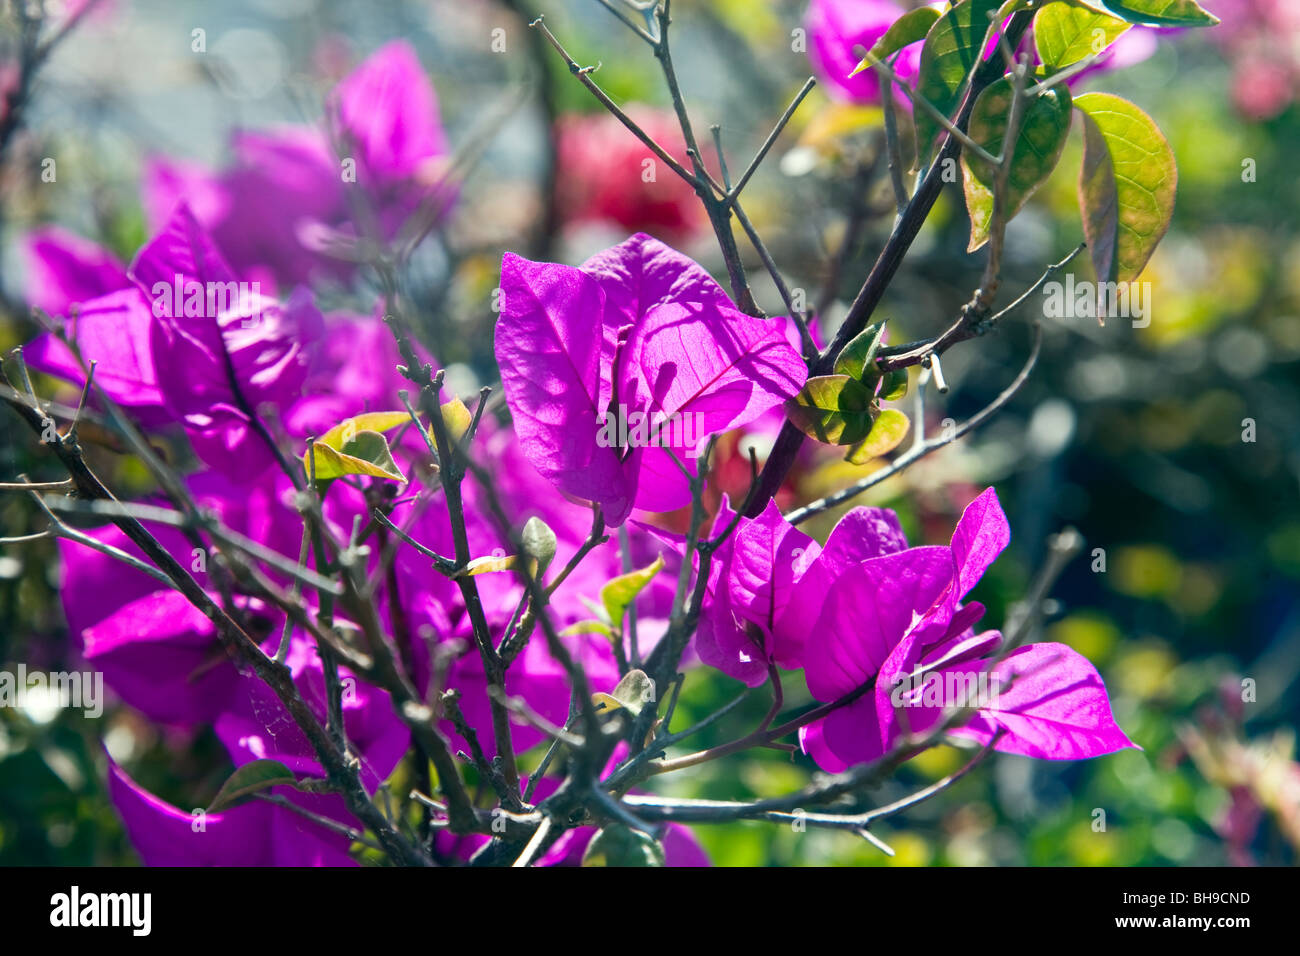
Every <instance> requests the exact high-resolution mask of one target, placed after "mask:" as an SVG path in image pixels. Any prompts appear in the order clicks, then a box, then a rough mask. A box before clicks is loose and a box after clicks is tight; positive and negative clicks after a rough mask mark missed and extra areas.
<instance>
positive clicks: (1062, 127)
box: [961, 76, 1070, 252]
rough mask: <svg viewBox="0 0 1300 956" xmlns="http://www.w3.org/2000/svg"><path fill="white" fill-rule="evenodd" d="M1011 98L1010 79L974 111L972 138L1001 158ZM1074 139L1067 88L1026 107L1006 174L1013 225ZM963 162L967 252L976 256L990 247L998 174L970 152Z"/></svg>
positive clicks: (989, 91) (984, 97)
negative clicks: (1013, 218) (994, 194)
mask: <svg viewBox="0 0 1300 956" xmlns="http://www.w3.org/2000/svg"><path fill="white" fill-rule="evenodd" d="M1012 93H1013V87H1012V85H1011V80H1010V79H1009V78H1007V77H1005V76H1004V77H1003V78H1002V79H1000V80H998V81H997V82H995V83H991V84H990V85H989V86H988V88H987V89H985V90H984V92H982V93H981V94H980V95H979V99H977V100H976V101H975V106H974V108H973V109H972V110H971V117H970V125H969V127H968V129H967V133H968V134H969V136H970V138H971V139H973V140H975V142H977V143H979V145H980V146H982V147H983V148H984V149H985V150H986V151H987V152H989V153H991V154H992V155H994V156H998V155H1001V153H1002V140H1003V138H1004V137H1005V136H1006V133H1007V119H1008V113H1009V112H1010V109H1011V97H1012ZM1069 135H1070V91H1069V90H1068V89H1066V87H1065V85H1064V84H1061V85H1060V86H1054V87H1052V88H1051V89H1049V90H1044V91H1043V92H1042V93H1039V94H1038V95H1037V96H1035V97H1034V98H1033V99H1032V100H1030V101H1029V102H1028V103H1027V104H1025V106H1024V113H1023V115H1022V117H1021V120H1020V131H1019V134H1018V135H1017V136H1016V145H1015V150H1014V152H1013V153H1012V156H1011V169H1010V170H1009V171H1008V174H1007V197H1006V198H1007V212H1006V219H1007V221H1008V222H1010V221H1011V219H1012V217H1014V216H1015V215H1016V213H1018V212H1020V210H1021V209H1023V208H1024V205H1025V203H1026V202H1028V201H1029V197H1030V196H1032V195H1033V194H1034V191H1035V190H1037V189H1038V187H1039V186H1041V185H1042V184H1043V183H1044V182H1046V181H1047V177H1049V176H1050V175H1051V174H1052V170H1053V169H1055V168H1056V164H1057V162H1058V161H1059V160H1060V158H1061V151H1062V150H1064V149H1065V141H1066V139H1067V138H1068V137H1069ZM961 162H962V189H963V191H964V192H965V194H966V211H967V212H968V213H969V214H970V244H969V245H968V246H967V247H966V251H967V252H974V251H975V250H976V249H978V248H979V247H980V246H982V245H984V243H986V242H988V238H989V231H990V230H991V229H992V225H993V190H994V188H995V183H996V181H997V171H996V170H995V169H994V168H993V167H992V166H990V165H989V164H988V163H986V162H985V161H984V160H982V159H980V158H979V157H978V156H976V155H974V154H973V153H968V152H967V151H966V150H962V160H961Z"/></svg>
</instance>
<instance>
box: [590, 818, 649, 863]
mask: <svg viewBox="0 0 1300 956" xmlns="http://www.w3.org/2000/svg"><path fill="white" fill-rule="evenodd" d="M582 865H583V866H664V865H665V863H664V848H663V847H662V846H660V845H659V841H658V840H656V839H655V838H654V837H652V836H650V834H648V833H642V832H641V831H640V830H633V829H632V828H631V827H629V826H625V825H624V824H621V823H613V824H610V825H609V826H607V827H602V828H601V829H600V830H598V831H596V835H595V836H594V837H592V838H591V842H590V843H588V844H587V849H586V850H585V851H584V852H583V854H582Z"/></svg>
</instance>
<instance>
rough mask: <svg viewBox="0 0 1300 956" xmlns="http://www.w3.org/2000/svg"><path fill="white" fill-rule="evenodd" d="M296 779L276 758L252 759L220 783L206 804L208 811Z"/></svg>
mask: <svg viewBox="0 0 1300 956" xmlns="http://www.w3.org/2000/svg"><path fill="white" fill-rule="evenodd" d="M296 782H297V779H296V778H295V777H294V775H293V771H292V770H290V769H289V768H288V767H286V766H285V765H284V764H282V763H280V761H278V760H254V761H252V762H251V763H246V764H244V765H243V766H242V767H240V768H239V769H238V770H236V771H235V772H234V773H232V774H231V775H230V776H229V777H228V778H227V779H226V782H225V783H223V784H222V785H221V789H220V790H218V791H217V795H216V796H215V797H213V798H212V803H211V804H210V805H209V806H208V810H207V812H208V813H216V812H217V811H219V810H224V809H225V808H226V807H233V806H236V805H238V804H240V803H242V802H244V801H246V800H248V799H249V798H250V797H252V795H253V794H255V793H260V792H261V791H263V790H269V789H270V788H271V787H277V786H281V785H288V786H293V785H294V784H295V783H296Z"/></svg>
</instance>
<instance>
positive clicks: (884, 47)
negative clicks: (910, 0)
mask: <svg viewBox="0 0 1300 956" xmlns="http://www.w3.org/2000/svg"><path fill="white" fill-rule="evenodd" d="M938 19H939V11H938V10H936V9H935V8H934V7H918V8H917V9H915V10H909V11H908V12H907V13H905V14H903V15H902V16H901V17H899V18H898V19H897V20H895V21H894V24H893V26H891V27H890V28H889V29H888V30H886V31H885V35H884V36H882V37H881V38H880V39H879V40H877V41H876V43H875V46H873V47H872V48H871V50H870V51H869V52H870V56H869V57H864V58H863V60H862V62H861V63H859V64H858V65H857V66H855V67H854V68H853V72H852V73H850V74H849V76H857V75H858V74H859V73H861V72H862V71H863V70H869V69H871V59H870V57H871V56H874V57H875V58H876V59H877V60H887V59H889V58H890V57H891V56H893V55H894V54H895V53H897V52H898V51H899V50H901V49H903V47H906V46H911V45H912V44H913V43H915V42H916V41H917V40H923V39H925V35H926V34H927V33H928V32H929V31H930V27H932V26H934V21H935V20H938Z"/></svg>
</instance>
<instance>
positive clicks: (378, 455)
mask: <svg viewBox="0 0 1300 956" xmlns="http://www.w3.org/2000/svg"><path fill="white" fill-rule="evenodd" d="M344 449H345V450H344V451H336V450H334V449H333V448H331V447H330V446H329V445H312V448H311V451H310V452H308V453H307V454H304V455H303V465H304V467H305V468H306V469H307V474H308V475H315V477H316V480H317V481H327V480H329V479H331V478H340V477H342V476H343V475H369V476H371V477H373V478H388V479H390V480H392V481H405V480H406V478H405V476H404V475H403V474H402V473H401V471H399V470H398V468H397V463H396V462H394V461H393V455H392V452H391V451H390V450H389V448H388V442H387V440H386V439H385V438H384V436H383V435H381V434H379V432H371V431H363V432H357V434H356V435H355V436H354V437H353V438H352V440H351V441H349V442H347V443H346V444H345V445H344ZM313 459H314V462H313Z"/></svg>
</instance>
